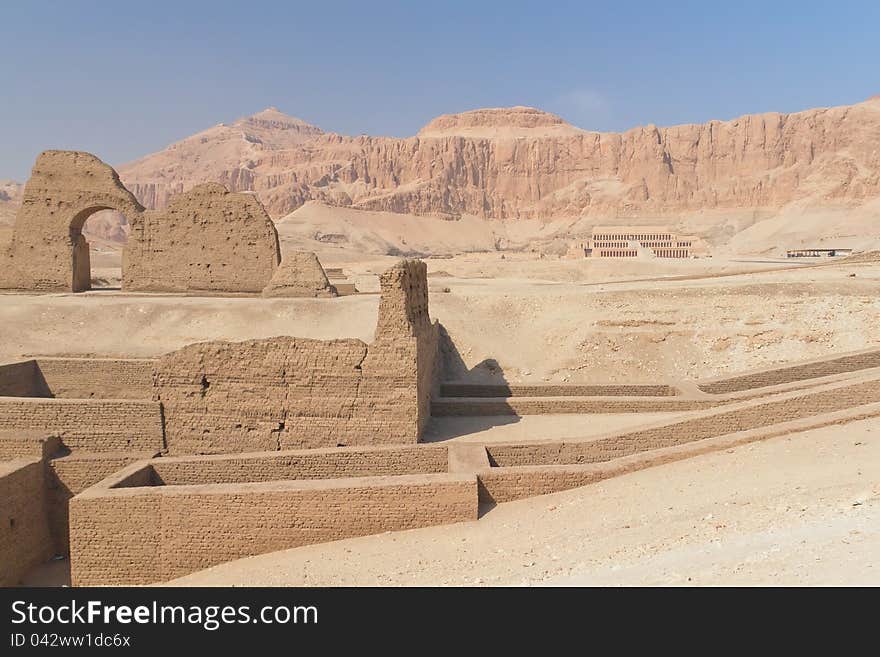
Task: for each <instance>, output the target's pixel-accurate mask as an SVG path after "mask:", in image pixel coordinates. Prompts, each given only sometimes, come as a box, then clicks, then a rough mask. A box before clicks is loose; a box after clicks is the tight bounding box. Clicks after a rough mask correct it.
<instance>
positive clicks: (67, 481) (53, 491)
mask: <svg viewBox="0 0 880 657" xmlns="http://www.w3.org/2000/svg"><path fill="white" fill-rule="evenodd" d="M152 456H155V454H152V453H138V452H127V453H123V454H120V453H116V452H99V453H88V452H87V453H82V452H79V451H77V452H74V453H72V454H68V455H66V456H61V457H59V458H55V459H52V460H50V461H48V463H47V468H48V469H47V472H46V496H47V497H46V502H47V514H48V520H49V531H50V535H51V537H52V551H53V553H54V554H67V553H68V552H69V550H70V542H69V537H68V523H69V517H68V516H69V513H68V505H69V503H70V499H71V498H72V497H73V496H74V495H77V494H78V493H81V492H82V491H84V490H86V489H87V488H89V487H90V486H93V485H95V484H96V483H98V482H99V481H101V480H102V479H105V478H107V477H109V476H110V475H112V474H113V473H114V472H118V471H119V470H121V469H122V468H124V467H126V466H127V465H130V464H132V463H134V462H136V461H142V460H144V459H145V458H150V457H152Z"/></svg>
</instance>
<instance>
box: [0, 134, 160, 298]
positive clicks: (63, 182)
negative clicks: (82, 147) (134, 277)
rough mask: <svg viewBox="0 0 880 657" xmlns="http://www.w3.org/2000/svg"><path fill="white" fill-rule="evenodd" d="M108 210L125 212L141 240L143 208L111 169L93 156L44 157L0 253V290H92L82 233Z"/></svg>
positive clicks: (57, 153) (48, 154)
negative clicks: (91, 220)
mask: <svg viewBox="0 0 880 657" xmlns="http://www.w3.org/2000/svg"><path fill="white" fill-rule="evenodd" d="M104 209H113V210H118V211H119V212H122V213H123V214H124V215H125V216H126V218H127V219H128V222H129V225H130V226H131V234H130V236H129V240H130V241H137V240H138V239H139V237H140V234H141V229H142V226H141V213H142V212H143V207H141V205H140V204H139V203H138V202H137V200H136V199H135V198H134V196H132V195H131V193H130V192H129V191H128V190H127V189H125V187H123V186H122V183H120V182H119V176H118V175H117V174H116V172H115V171H114V170H113V169H112V168H111V167H109V166H107V165H106V164H104V163H103V162H101V160H99V159H98V158H97V157H95V156H94V155H91V154H89V153H81V152H75V151H45V152H43V153H41V154H40V155H39V157H38V158H37V161H36V163H35V164H34V168H33V170H32V171H31V177H30V179H29V180H28V181H27V184H26V185H25V188H24V194H23V196H22V203H21V207H20V208H19V210H18V213H17V215H16V218H15V226H14V228H13V233H12V241H11V243H10V244H9V246H8V247H7V249H6V252H5V253H4V252H3V249H2V248H0V288H3V287H6V288H18V289H26V290H37V291H62V290H66V291H71V290H73V291H79V290H83V289H88V287H89V280H88V279H89V277H88V245H87V243H86V241H85V240H84V239H83V238H82V233H81V230H82V227H83V225H84V224H85V222H86V220H87V219H88V218H89V216H90V215H91V214H93V213H94V212H97V211H99V210H104ZM4 256H5V257H4ZM72 256H73V257H72ZM78 261H79V262H78Z"/></svg>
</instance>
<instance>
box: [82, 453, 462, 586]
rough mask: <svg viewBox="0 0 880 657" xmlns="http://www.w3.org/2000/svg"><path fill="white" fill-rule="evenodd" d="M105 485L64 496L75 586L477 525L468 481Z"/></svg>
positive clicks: (444, 477)
mask: <svg viewBox="0 0 880 657" xmlns="http://www.w3.org/2000/svg"><path fill="white" fill-rule="evenodd" d="M132 467H134V466H132ZM147 467H149V466H147ZM141 469H142V470H143V469H144V468H141ZM128 474H129V473H127V472H123V473H120V475H118V477H119V478H125V477H127V475H128ZM111 485H112V483H110V480H105V481H104V482H102V483H101V484H99V485H98V486H95V487H93V488H91V489H89V490H87V491H85V492H84V493H82V494H80V495H78V496H77V497H75V498H74V499H73V500H71V503H70V545H71V579H72V582H73V584H74V585H76V586H87V585H121V584H148V583H152V582H160V581H165V580H168V579H171V578H174V577H179V576H181V575H185V574H187V573H190V572H193V571H196V570H200V569H202V568H207V567H209V566H213V565H215V564H218V563H223V562H226V561H230V560H233V559H238V558H241V557H245V556H252V555H256V554H263V553H265V552H272V551H275V550H282V549H287V548H292V547H297V546H300V545H308V544H312V543H322V542H326V541H333V540H339V539H343V538H350V537H354V536H364V535H368V534H377V533H380V532H385V531H397V530H402V529H412V528H416V527H426V526H430V525H438V524H446V523H451V522H459V521H463V520H476V518H477V508H478V495H477V483H476V477H475V476H473V475H450V474H435V475H407V476H401V477H365V478H356V479H350V480H347V481H344V482H340V481H326V480H317V481H300V482H267V483H254V484H220V485H214V486H170V487H168V486H149V487H145V488H110V486H111Z"/></svg>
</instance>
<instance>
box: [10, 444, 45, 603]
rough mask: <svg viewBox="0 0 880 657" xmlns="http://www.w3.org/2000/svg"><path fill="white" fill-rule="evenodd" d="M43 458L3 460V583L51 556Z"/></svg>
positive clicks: (14, 580)
mask: <svg viewBox="0 0 880 657" xmlns="http://www.w3.org/2000/svg"><path fill="white" fill-rule="evenodd" d="M44 477H45V467H44V464H43V459H42V457H36V458H34V457H31V458H22V459H17V460H13V461H2V462H0V586H14V585H16V584H18V583H20V580H21V578H22V577H23V576H24V575H25V574H27V572H28V571H29V570H30V569H31V568H33V567H34V566H36V565H38V564H40V563H43V562H44V561H47V560H48V559H49V558H50V557H51V556H52V541H51V538H50V534H49V523H48V521H47V518H46V487H45V481H44Z"/></svg>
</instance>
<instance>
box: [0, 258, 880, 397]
mask: <svg viewBox="0 0 880 657" xmlns="http://www.w3.org/2000/svg"><path fill="white" fill-rule="evenodd" d="M320 257H321V259H322V261H323V262H324V264H325V266H328V267H342V268H343V269H344V271H345V272H346V273H347V274H348V276H349V279H350V280H353V281H354V282H356V284H357V287H358V289H359V290H360V291H361V292H363V294H359V295H354V296H346V297H341V298H337V299H333V300H320V299H319V300H313V299H284V300H278V299H272V300H266V299H261V298H254V297H238V298H229V297H226V298H221V297H187V296H182V295H179V296H174V295H153V294H138V295H130V294H121V293H119V292H118V291H117V290H113V289H107V290H95V291H92V292H90V293H86V294H84V295H80V294H76V295H75V294H49V295H27V294H12V293H8V294H2V295H0V300H2V303H0V360H8V359H10V358H16V357H18V356H21V355H61V354H66V355H69V354H92V355H107V356H110V355H114V356H115V355H128V356H153V355H158V354H161V353H164V352H167V351H170V350H172V349H176V348H178V347H181V346H183V345H185V344H188V343H191V342H197V341H202V340H210V339H230V340H243V339H248V338H257V337H270V336H274V335H298V336H303V337H311V338H333V337H357V338H361V339H364V340H370V339H372V331H373V328H374V326H375V322H376V309H377V304H378V296H377V295H376V294H375V292H377V291H378V279H377V274H378V273H380V272H381V271H383V270H384V269H386V268H387V267H388V266H390V264H391V263H393V262H394V261H395V260H396V259H395V258H393V257H390V256H363V255H357V254H352V253H351V252H347V251H342V250H340V251H328V252H324V253H321V254H320ZM502 258H503V259H502ZM95 260H96V262H95V270H93V274H96V275H97V276H100V277H102V278H105V279H110V280H113V279H114V277H116V278H118V272H116V273H114V271H113V269H112V267H108V265H112V264H113V262H112V256H111V255H108V254H106V253H104V254H98V255H96V256H95ZM427 262H428V267H429V289H430V294H431V314H432V316H433V317H434V318H436V319H438V320H439V321H440V322H441V324H442V325H443V326H444V327H445V329H446V331H447V332H448V334H449V336H450V338H451V342H452V345H451V348H449V349H447V350H446V357H447V361H448V363H449V365H450V371H451V376H452V377H453V378H457V379H468V380H474V381H484V380H485V381H489V380H496V381H498V380H506V381H511V382H514V381H516V382H519V381H525V382H528V381H534V382H540V381H554V382H559V381H571V382H608V381H610V382H619V381H630V382H656V381H663V380H682V379H693V378H703V377H711V376H715V375H717V374H721V373H725V372H731V371H739V370H746V369H753V368H758V367H763V366H770V365H772V364H775V363H783V362H787V361H792V360H800V359H808V358H814V357H820V356H823V355H825V354H828V353H833V352H841V351H852V350H856V349H863V348H868V347H871V346H872V345H876V344H880V334H877V332H876V330H875V328H874V327H876V326H877V325H878V323H880V299H878V295H877V289H878V285H880V263H877V262H862V263H853V264H849V263H846V262H845V261H843V262H838V263H835V264H830V265H821V266H805V265H804V264H796V265H792V264H791V263H787V262H784V261H778V260H772V259H752V260H730V259H720V258H709V259H703V260H685V261H678V262H657V261H634V262H626V263H624V262H620V261H612V260H607V261H602V260H599V261H596V260H586V259H581V260H567V259H561V258H539V257H538V256H536V255H534V254H522V253H518V254H517V253H513V254H511V253H508V254H500V253H497V252H496V253H486V254H471V255H465V256H457V257H454V258H448V259H428V261H427Z"/></svg>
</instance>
